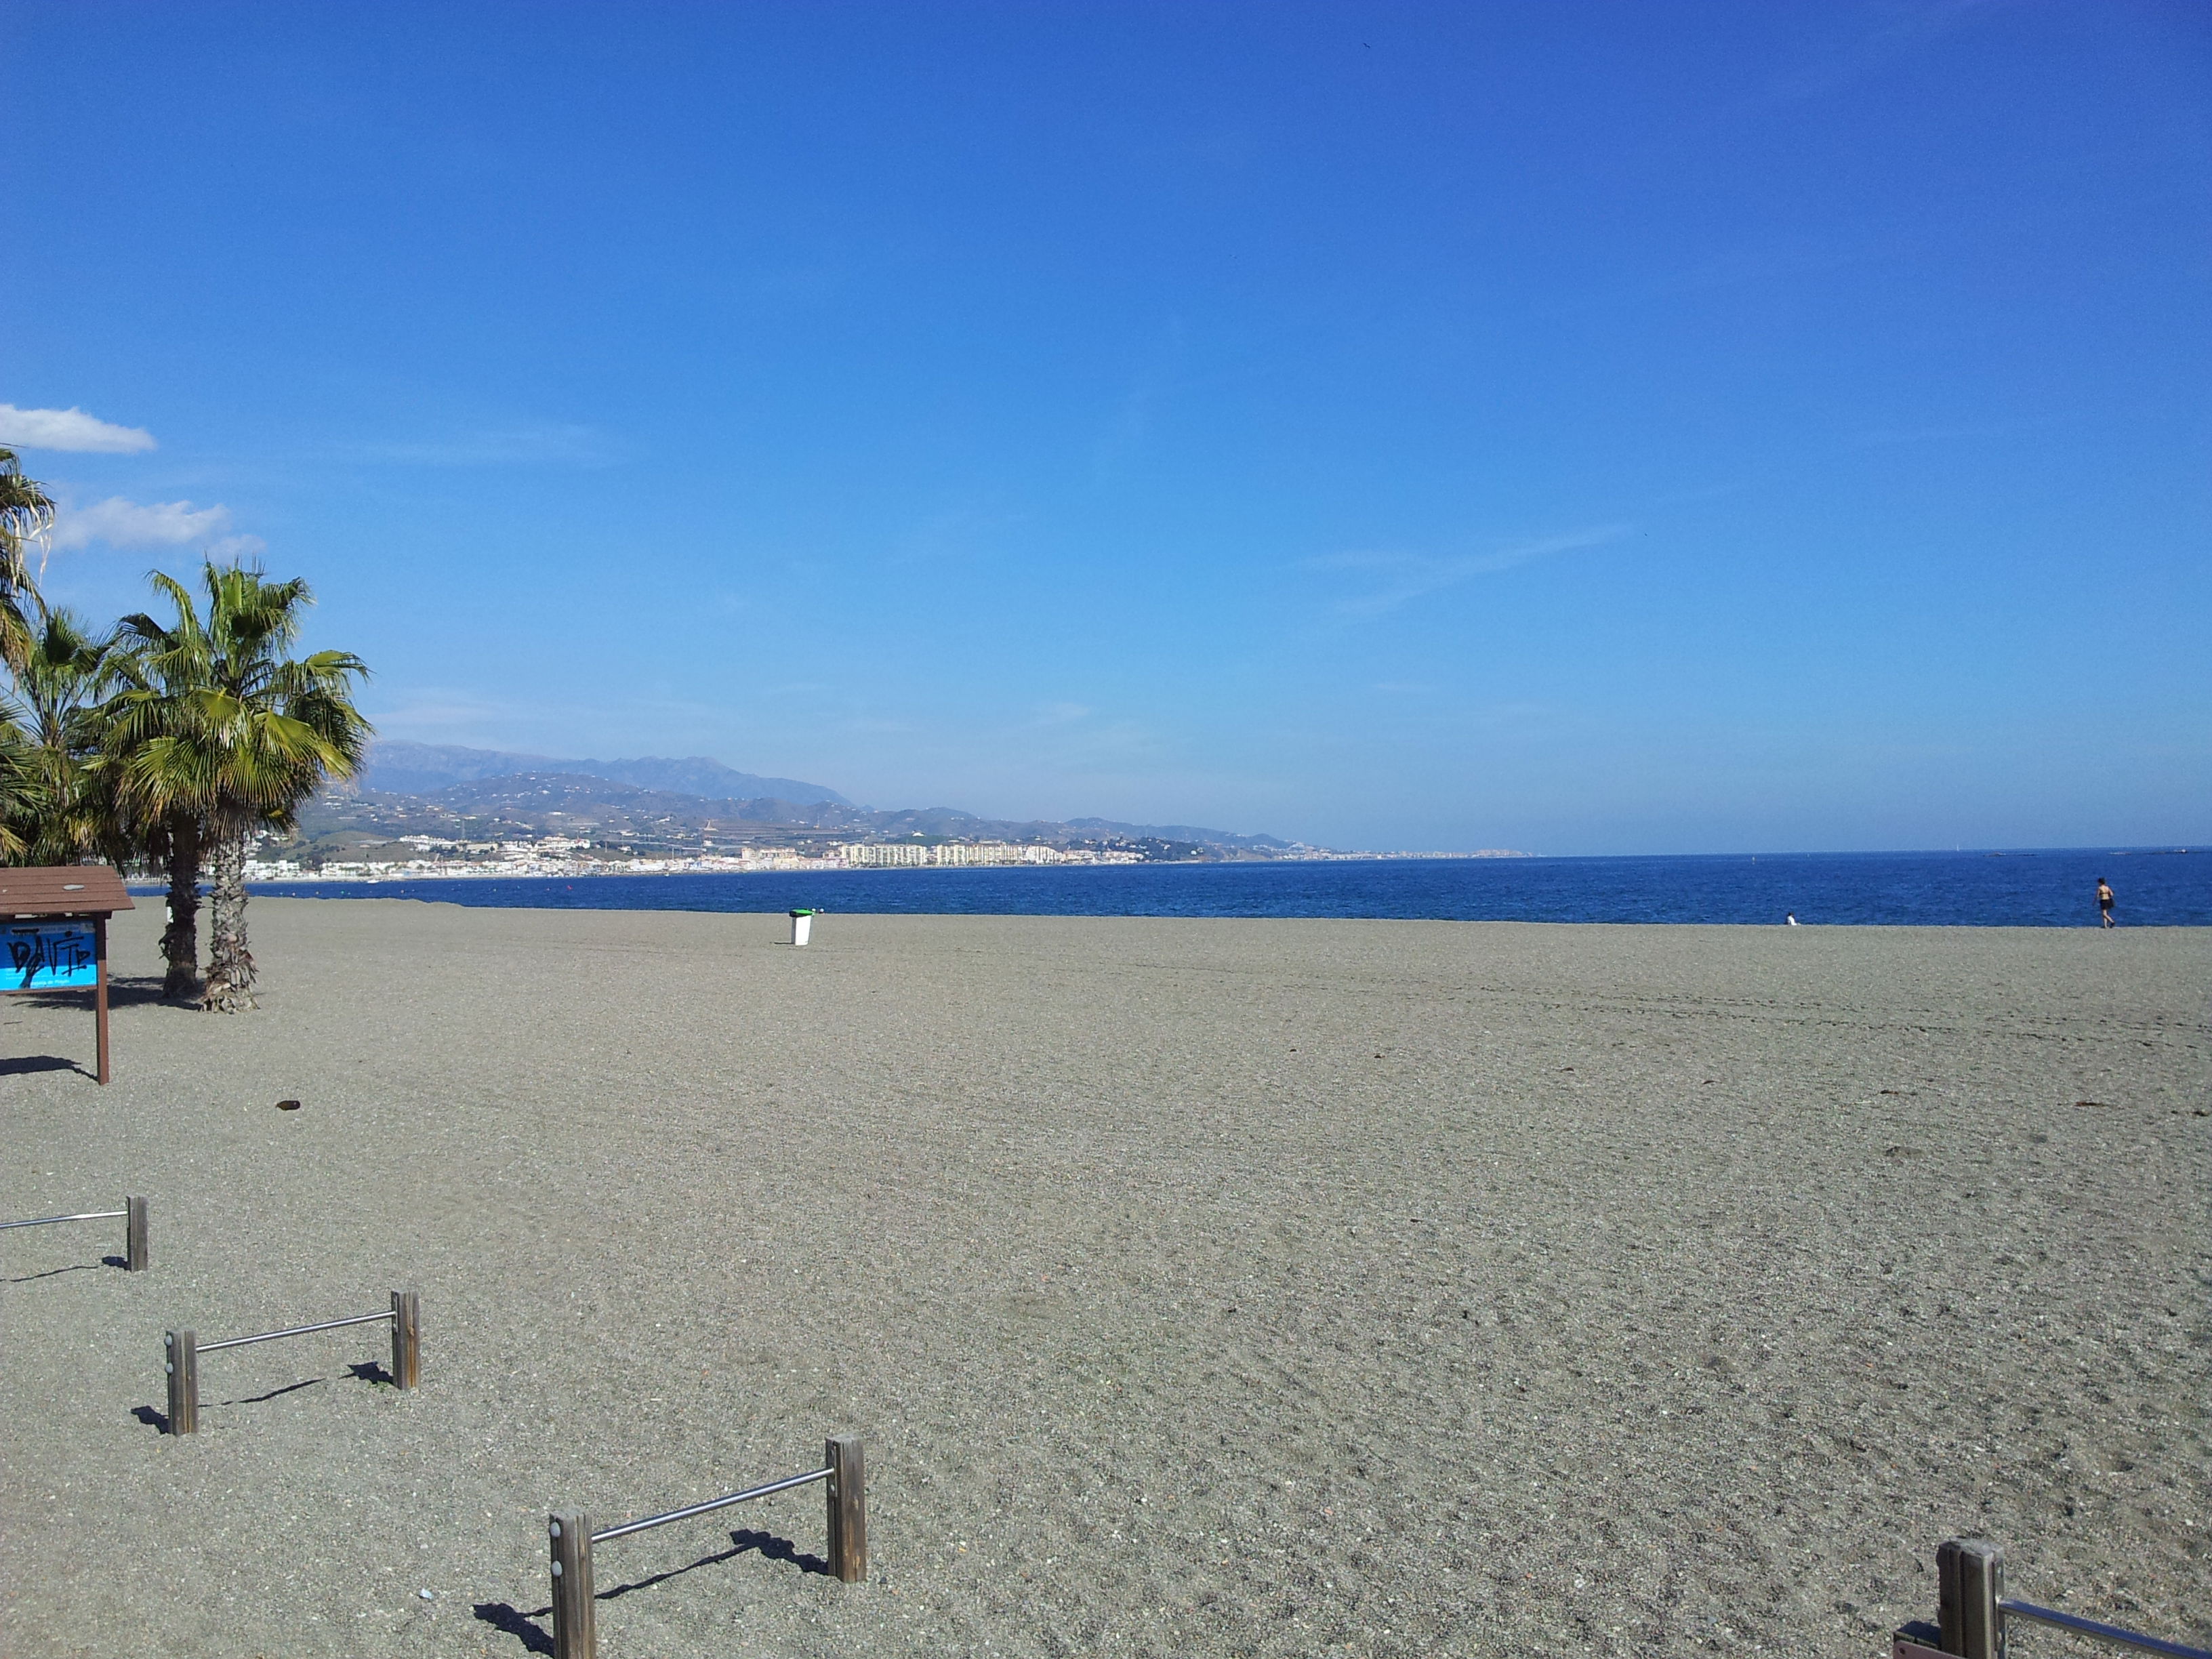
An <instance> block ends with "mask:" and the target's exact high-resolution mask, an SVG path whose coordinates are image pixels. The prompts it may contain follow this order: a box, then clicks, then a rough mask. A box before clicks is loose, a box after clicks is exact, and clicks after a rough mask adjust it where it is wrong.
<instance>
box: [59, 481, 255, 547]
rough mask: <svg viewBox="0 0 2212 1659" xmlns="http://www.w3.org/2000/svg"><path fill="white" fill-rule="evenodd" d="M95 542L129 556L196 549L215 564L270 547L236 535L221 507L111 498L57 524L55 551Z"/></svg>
mask: <svg viewBox="0 0 2212 1659" xmlns="http://www.w3.org/2000/svg"><path fill="white" fill-rule="evenodd" d="M95 542H97V543H100V544H102V545H104V546H107V547H112V548H117V549H118V550H125V551H128V550H132V549H138V548H163V547H194V546H197V547H199V548H201V549H203V550H205V551H206V552H207V553H208V554H209V555H210V556H212V557H216V558H237V557H240V556H243V555H246V554H252V553H258V552H259V551H261V550H262V549H263V548H264V547H265V546H266V545H267V544H266V543H265V542H264V541H263V540H262V539H261V538H260V537H258V536H240V535H236V534H234V533H233V532H232V531H231V527H230V509H229V508H228V507H225V506H223V505H222V503H221V502H220V501H218V502H216V504H215V505H213V506H211V507H194V506H193V505H192V504H191V502H190V501H149V502H139V501H125V500H124V498H123V497H122V496H120V495H110V496H109V497H108V498H107V499H106V501H94V502H93V503H92V505H91V506H89V507H75V506H69V505H64V507H62V509H61V511H60V512H59V513H58V514H57V515H56V517H55V521H54V531H53V538H52V544H53V546H54V548H55V549H56V550H57V551H67V550H71V549H75V548H81V547H90V546H91V545H92V544H94V543H95Z"/></svg>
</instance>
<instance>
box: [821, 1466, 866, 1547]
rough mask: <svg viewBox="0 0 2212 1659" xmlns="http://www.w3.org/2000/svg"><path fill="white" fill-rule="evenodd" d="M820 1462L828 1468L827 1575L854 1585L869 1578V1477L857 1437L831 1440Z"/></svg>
mask: <svg viewBox="0 0 2212 1659" xmlns="http://www.w3.org/2000/svg"><path fill="white" fill-rule="evenodd" d="M822 1461H823V1462H824V1463H826V1464H827V1465H829V1483H828V1484H829V1571H831V1572H832V1573H834V1574H836V1577H838V1578H839V1579H841V1580H842V1581H843V1582H844V1583H848V1584H857V1583H861V1582H862V1581H864V1580H865V1579H866V1577H867V1576H868V1476H867V1466H866V1462H865V1461H864V1460H863V1459H862V1457H861V1455H860V1436H859V1435H857V1434H841V1435H837V1436H835V1437H832V1438H831V1439H830V1441H829V1443H828V1444H827V1445H825V1446H824V1447H823V1449H822Z"/></svg>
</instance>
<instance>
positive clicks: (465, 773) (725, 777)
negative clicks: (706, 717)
mask: <svg viewBox="0 0 2212 1659" xmlns="http://www.w3.org/2000/svg"><path fill="white" fill-rule="evenodd" d="M523 773H558V774H564V775H569V776H581V777H589V778H604V779H605V780H607V781H609V782H611V783H626V784H629V786H630V787H632V788H635V789H648V790H655V791H659V792H660V793H666V794H676V795H702V796H704V797H706V798H707V799H709V800H759V799H776V800H787V801H795V802H797V803H798V804H799V805H802V806H811V805H815V804H817V803H819V802H827V803H828V804H829V805H833V806H850V805H852V804H853V803H852V802H850V801H848V800H847V799H845V798H844V796H842V795H841V794H839V793H837V792H836V790H835V789H830V788H826V787H823V785H821V784H818V783H801V782H800V781H799V780H798V779H796V778H766V777H762V776H761V775H758V774H757V773H754V772H740V771H738V770H737V769H734V768H732V767H728V766H725V765H723V764H722V763H721V762H720V761H718V760H709V759H708V758H707V757H705V756H703V755H694V756H691V757H689V758H688V759H684V760H664V759H662V758H660V757H658V756H653V755H647V756H645V757H642V758H641V759H637V760H611V761H603V760H556V759H554V758H552V757H550V756H546V755H511V754H507V753H504V752H502V751H501V750H495V749H461V748H456V747H455V746H453V744H438V743H403V742H393V741H380V742H378V743H377V744H374V745H373V746H372V747H371V748H370V750H369V751H368V765H367V766H366V767H364V768H363V769H362V773H361V775H360V777H359V778H358V779H357V780H356V782H357V783H358V784H359V785H360V787H362V788H363V789H373V790H374V791H376V792H377V793H380V794H389V795H429V794H435V793H437V792H438V791H439V790H441V789H446V788H449V787H452V786H453V785H454V784H457V783H475V782H477V781H481V780H483V779H485V778H505V777H513V776H516V775H520V774H523Z"/></svg>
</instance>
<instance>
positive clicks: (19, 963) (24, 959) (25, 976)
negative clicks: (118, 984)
mask: <svg viewBox="0 0 2212 1659" xmlns="http://www.w3.org/2000/svg"><path fill="white" fill-rule="evenodd" d="M0 938H3V939H4V940H5V943H6V945H7V949H8V956H7V960H6V962H5V963H4V964H0V972H4V974H5V975H6V977H5V979H4V981H0V991H89V990H90V989H92V987H94V986H95V985H97V984H98V983H99V982H100V960H99V957H98V956H97V955H96V954H95V953H94V949H93V943H92V924H91V923H90V922H88V921H49V922H45V923H41V924H40V925H39V926H36V927H10V928H9V929H8V930H7V931H6V933H5V934H4V935H0Z"/></svg>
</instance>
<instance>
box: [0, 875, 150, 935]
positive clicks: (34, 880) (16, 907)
mask: <svg viewBox="0 0 2212 1659" xmlns="http://www.w3.org/2000/svg"><path fill="white" fill-rule="evenodd" d="M137 908H138V907H137V905H135V904H133V903H131V895H130V894H129V893H127V892H125V890H124V889H123V878H122V877H121V876H119V875H118V874H117V873H116V872H114V870H113V869H112V868H110V867H109V866H106V865H105V864H45V865H33V866H30V867H28V868H27V869H21V870H0V921H5V920H6V919H8V918H9V917H15V918H19V919H20V918H21V917H25V916H92V915H100V916H105V915H112V914H113V913H114V912H116V911H118V910H135V909H137Z"/></svg>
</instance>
